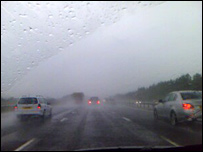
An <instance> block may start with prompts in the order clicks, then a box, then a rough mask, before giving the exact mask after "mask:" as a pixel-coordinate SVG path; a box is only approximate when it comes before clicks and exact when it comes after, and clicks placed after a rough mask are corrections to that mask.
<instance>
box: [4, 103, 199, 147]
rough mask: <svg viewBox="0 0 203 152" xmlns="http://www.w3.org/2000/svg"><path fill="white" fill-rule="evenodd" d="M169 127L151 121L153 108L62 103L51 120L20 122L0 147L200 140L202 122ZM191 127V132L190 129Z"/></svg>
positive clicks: (171, 143) (167, 143) (169, 143)
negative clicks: (149, 109) (33, 140)
mask: <svg viewBox="0 0 203 152" xmlns="http://www.w3.org/2000/svg"><path fill="white" fill-rule="evenodd" d="M194 126H195V125H185V124H183V125H180V126H178V127H173V126H171V125H170V124H169V123H168V122H167V121H158V122H157V121H154V119H153V115H152V111H148V110H142V109H134V108H129V107H126V106H120V105H114V106H109V105H104V106H101V107H90V106H83V105H81V106H79V105H77V106H72V107H69V106H63V108H61V109H60V108H59V109H56V111H55V113H54V115H53V117H52V119H46V121H40V120H37V119H34V120H30V121H26V122H24V123H21V124H20V127H19V128H18V130H17V131H15V132H12V133H10V134H8V135H6V136H3V137H2V138H1V139H3V140H1V141H2V142H1V143H2V144H1V150H16V149H17V148H19V147H21V146H22V145H24V144H26V143H29V141H31V140H32V139H35V142H33V143H30V144H29V146H28V147H23V148H24V150H31V151H40V150H45V151H48V150H49V151H50V150H75V149H87V148H99V147H119V146H177V145H188V144H197V143H202V128H201V125H197V126H195V127H194ZM189 130H190V131H189Z"/></svg>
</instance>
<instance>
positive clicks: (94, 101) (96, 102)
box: [88, 97, 101, 105]
mask: <svg viewBox="0 0 203 152" xmlns="http://www.w3.org/2000/svg"><path fill="white" fill-rule="evenodd" d="M88 104H89V105H100V104H101V101H100V99H99V98H98V97H91V98H90V99H89V100H88Z"/></svg>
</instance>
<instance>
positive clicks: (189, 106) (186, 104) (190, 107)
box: [183, 103, 194, 110]
mask: <svg viewBox="0 0 203 152" xmlns="http://www.w3.org/2000/svg"><path fill="white" fill-rule="evenodd" d="M183 109H185V110H190V109H194V106H193V105H191V104H189V103H183Z"/></svg>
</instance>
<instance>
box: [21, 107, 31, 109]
mask: <svg viewBox="0 0 203 152" xmlns="http://www.w3.org/2000/svg"><path fill="white" fill-rule="evenodd" d="M23 109H32V107H23Z"/></svg>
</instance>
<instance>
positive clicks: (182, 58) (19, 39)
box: [1, 2, 202, 97]
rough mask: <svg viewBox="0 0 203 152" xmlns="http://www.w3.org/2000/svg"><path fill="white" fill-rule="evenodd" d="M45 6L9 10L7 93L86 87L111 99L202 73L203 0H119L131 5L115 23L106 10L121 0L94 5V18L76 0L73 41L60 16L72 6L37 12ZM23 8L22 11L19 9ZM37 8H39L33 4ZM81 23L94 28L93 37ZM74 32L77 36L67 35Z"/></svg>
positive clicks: (50, 93)
mask: <svg viewBox="0 0 203 152" xmlns="http://www.w3.org/2000/svg"><path fill="white" fill-rule="evenodd" d="M38 3H39V4H31V3H26V6H25V4H23V3H22V4H17V3H16V4H14V3H12V4H13V5H11V4H9V5H8V3H4V4H3V5H2V7H1V10H2V15H1V17H2V24H1V29H2V35H1V39H2V43H1V44H2V63H3V64H2V70H1V76H2V78H1V88H2V90H1V95H2V96H16V97H18V96H21V95H26V94H31V95H34V94H40V95H44V96H47V97H62V96H64V95H67V94H71V93H73V92H78V91H81V92H84V93H85V94H87V95H90V96H95V95H97V96H101V97H105V96H109V95H114V94H117V93H126V92H128V91H135V90H136V89H137V88H138V87H143V86H145V87H146V86H149V85H151V84H154V83H157V82H160V81H163V80H169V79H174V78H177V77H178V76H180V75H182V74H186V73H189V74H192V75H193V74H195V73H202V2H165V3H161V4H152V5H149V7H148V6H146V8H145V7H144V6H145V5H144V4H143V7H141V5H140V4H137V3H136V4H134V5H132V4H131V3H128V2H126V4H124V3H120V4H119V5H118V2H115V3H117V4H116V6H114V8H119V9H122V6H123V5H125V8H123V9H122V10H123V11H120V12H117V13H116V15H112V16H115V17H114V19H112V20H111V19H109V20H108V17H112V16H111V13H114V14H115V12H114V11H111V9H109V10H107V9H106V10H105V9H103V8H106V7H109V5H113V2H111V3H107V2H106V3H107V4H106V3H100V2H95V3H88V4H87V6H88V7H89V8H87V10H86V11H87V12H89V13H91V14H92V16H90V17H88V13H87V12H85V10H83V11H81V9H79V8H80V7H78V6H77V5H80V4H79V3H76V4H74V3H71V4H70V5H73V6H72V8H70V9H74V10H75V16H74V20H70V21H69V24H70V25H72V27H71V29H74V30H73V31H76V32H75V33H74V34H73V35H74V36H75V35H76V36H77V37H76V38H74V36H72V37H73V38H72V39H71V36H70V35H71V33H66V32H69V31H70V30H69V27H68V26H67V24H65V23H64V22H63V20H60V19H59V18H60V17H61V18H62V17H64V18H65V15H64V14H63V13H64V12H63V11H65V10H64V9H67V8H66V5H65V4H64V3H62V2H57V5H58V4H59V3H60V7H57V11H53V8H50V9H48V8H49V7H54V6H55V5H56V4H55V5H52V3H51V2H50V4H46V5H47V7H48V8H47V10H46V12H43V13H41V14H40V13H39V14H37V13H36V9H39V10H40V7H42V8H43V5H45V4H41V3H40V2H38ZM55 3H56V2H55ZM149 3H150V2H149ZM149 3H148V4H149ZM15 5H17V8H18V9H13V8H14V6H15ZM21 5H22V8H21V9H20V10H19V7H20V6H21ZM33 5H39V6H38V7H39V8H35V7H34V8H35V9H34V8H33V9H32V6H33ZM57 5H56V6H57ZM107 5H108V6H107ZM12 6H13V8H12ZM28 6H29V7H30V9H29V7H28ZM81 6H83V5H81ZM150 6H151V7H150ZM62 7H63V10H60V8H62ZM83 7H86V6H83ZM83 7H82V8H83ZM25 8H26V9H25ZM99 8H100V9H99ZM23 9H24V11H22V10H23ZM91 9H92V10H91ZM93 10H98V11H93ZM135 10H136V11H135ZM18 11H21V12H18ZM50 11H51V12H52V14H51V15H49V12H50ZM79 11H81V12H79ZM102 11H103V12H102ZM105 11H106V12H105ZM33 12H34V13H33ZM69 12H70V11H69ZM93 12H94V13H93ZM57 13H58V15H59V17H58V16H57ZM73 13H74V11H73ZM15 14H18V15H15ZM28 14H30V17H29V15H28ZM36 14H37V15H38V16H37V17H36ZM45 14H46V15H49V18H48V19H50V20H46V23H45V22H42V21H44V18H43V15H44V16H46V15H45ZM60 14H61V16H60ZM81 14H82V15H84V14H86V16H80V15H81ZM32 15H33V16H35V17H33V19H32V18H31V16H32ZM63 15H64V16H63ZM78 15H79V16H78ZM84 17H87V19H86V20H85V19H84ZM24 18H25V19H24ZM80 18H82V19H84V21H83V20H82V19H81V20H80ZM98 18H103V21H101V20H99V22H98ZM23 19H24V20H23ZM27 19H28V20H27ZM40 19H41V22H40ZM53 24H54V25H53ZM84 24H85V27H84ZM100 24H101V25H100ZM45 25H46V26H45ZM52 25H53V26H55V27H54V28H53V29H51V30H49V27H50V26H52ZM74 26H75V27H74ZM22 27H23V28H22ZM40 27H41V28H40ZM57 27H58V28H57ZM80 28H83V29H84V28H87V29H85V32H86V33H85V36H84V34H82V31H80ZM64 29H65V30H64ZM67 30H68V31H67ZM50 31H51V32H50ZM29 32H31V34H29ZM22 33H23V34H22ZM80 33H81V34H80ZM45 34H46V36H45ZM67 35H68V36H70V38H69V39H64V38H65V37H66V36H67ZM42 41H43V43H42ZM19 47H20V48H19ZM16 48H17V49H16ZM56 49H57V50H58V51H56Z"/></svg>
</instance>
